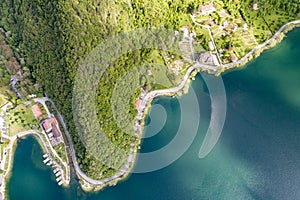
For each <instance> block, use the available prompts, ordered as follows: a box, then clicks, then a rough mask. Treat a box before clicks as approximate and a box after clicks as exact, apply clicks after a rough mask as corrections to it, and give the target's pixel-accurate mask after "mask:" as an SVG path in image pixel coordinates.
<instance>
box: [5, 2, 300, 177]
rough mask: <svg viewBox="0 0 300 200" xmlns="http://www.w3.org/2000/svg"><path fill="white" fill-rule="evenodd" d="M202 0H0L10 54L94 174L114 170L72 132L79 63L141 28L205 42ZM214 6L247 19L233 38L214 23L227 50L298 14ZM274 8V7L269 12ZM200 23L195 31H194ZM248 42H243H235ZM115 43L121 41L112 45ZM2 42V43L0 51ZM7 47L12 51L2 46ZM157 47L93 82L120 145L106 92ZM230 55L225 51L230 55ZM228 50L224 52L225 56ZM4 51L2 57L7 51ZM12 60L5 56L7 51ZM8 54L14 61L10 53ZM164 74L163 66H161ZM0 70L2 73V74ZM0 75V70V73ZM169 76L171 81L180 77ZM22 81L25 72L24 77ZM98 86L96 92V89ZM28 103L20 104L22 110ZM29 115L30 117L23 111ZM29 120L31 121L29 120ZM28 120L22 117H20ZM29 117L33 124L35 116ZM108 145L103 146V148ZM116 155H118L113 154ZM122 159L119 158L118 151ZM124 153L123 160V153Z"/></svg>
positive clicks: (285, 9) (293, 9)
mask: <svg viewBox="0 0 300 200" xmlns="http://www.w3.org/2000/svg"><path fill="white" fill-rule="evenodd" d="M207 2H209V1H204V0H195V1H188V0H166V1H163V0H132V1H114V0H94V1H81V0H79V1H70V0H66V1H65V0H41V1H40V0H28V1H21V0H13V1H12V0H3V1H2V2H1V3H0V10H1V13H0V19H1V20H0V27H2V28H3V30H4V32H5V33H6V35H7V38H8V39H7V40H8V42H9V44H10V45H11V47H13V49H14V52H17V53H18V56H16V57H17V58H16V60H17V61H19V62H20V63H21V61H23V62H24V63H23V64H24V65H23V67H21V69H22V73H23V75H24V74H25V75H26V73H27V75H26V76H25V75H24V76H25V77H29V79H30V80H32V81H33V82H34V83H35V84H36V85H35V86H39V87H35V89H38V91H39V92H40V93H43V92H45V93H46V94H47V95H48V96H49V97H50V98H52V99H53V100H54V101H55V103H56V105H57V107H58V109H59V110H60V111H61V113H62V114H63V116H64V118H65V120H66V122H67V125H68V129H69V131H70V133H71V134H72V139H73V142H74V144H75V148H76V153H77V155H76V156H77V158H78V159H77V160H78V162H79V165H80V168H81V169H82V170H83V171H84V172H86V173H87V175H89V176H91V177H93V178H97V179H99V178H104V177H108V176H111V175H113V174H115V173H116V170H115V169H112V168H111V167H109V166H106V165H105V164H104V163H101V162H99V161H98V160H96V159H95V158H94V157H93V156H92V155H91V154H90V153H89V152H88V151H87V150H86V149H85V147H84V145H83V144H82V142H81V139H80V137H79V136H78V134H77V132H76V128H75V124H74V121H73V116H72V88H73V85H74V77H75V76H76V73H77V68H78V66H79V64H81V63H82V62H83V61H84V58H85V56H86V55H87V54H88V53H89V52H90V51H91V50H92V49H93V48H94V47H96V46H97V45H98V44H100V43H101V42H103V41H104V39H106V38H109V37H110V36H112V35H114V34H116V33H119V32H121V31H126V30H132V29H136V28H141V27H150V26H155V27H165V28H169V29H175V30H179V29H180V28H181V27H182V26H189V27H194V29H196V32H197V33H198V34H197V36H196V37H197V41H198V42H200V44H202V46H203V47H204V48H206V49H208V45H207V42H208V41H209V35H208V33H207V32H205V31H203V30H202V29H201V28H198V27H196V26H193V25H192V22H191V20H190V14H192V13H194V12H195V11H196V10H197V9H199V7H200V5H202V4H203V3H207ZM215 2H216V4H217V6H218V7H222V8H224V9H225V10H226V11H227V14H228V20H229V21H230V22H232V23H234V24H237V25H238V27H240V26H242V25H243V23H244V22H246V23H247V24H248V26H249V30H248V31H242V30H238V31H237V32H236V33H235V35H240V34H242V35H243V36H244V38H243V39H241V38H239V39H231V38H230V37H227V36H222V33H218V30H217V29H215V30H213V33H214V34H215V35H216V43H217V46H218V47H219V48H223V49H228V48H229V45H233V46H234V48H235V49H234V50H233V51H234V53H235V54H237V55H238V56H242V55H243V54H244V53H245V52H246V51H247V50H248V49H249V48H251V47H252V46H254V45H256V44H257V43H261V42H262V41H265V40H266V39H267V38H269V37H270V36H271V35H272V34H273V33H274V32H275V31H276V30H277V29H278V28H279V27H280V26H282V25H283V24H284V23H286V22H287V21H291V20H293V19H296V18H297V14H298V13H299V12H300V11H299V7H300V5H299V0H281V1H277V0H264V1H259V3H258V4H259V5H258V6H259V9H258V10H253V9H252V7H253V4H254V3H255V2H254V1H253V0H243V1H236V0H224V1H222V2H221V1H218V0H215ZM274 11H275V12H274ZM220 15H222V13H221V14H220V13H218V12H217V13H214V14H212V15H211V17H212V19H213V20H215V21H216V23H217V24H222V20H223V18H222V17H221V16H220ZM197 29H198V30H197ZM245 44H249V47H247V48H246V49H244V48H241V47H243V46H244V45H245ZM115 48H122V47H121V46H116V47H115ZM5 49H7V48H4V49H3V48H2V52H3V51H6V50H5ZM8 53H11V52H8ZM163 54H164V52H162V51H155V52H154V51H153V50H148V49H144V50H140V51H132V52H128V53H127V54H126V55H123V56H122V57H120V58H119V59H118V60H116V61H115V62H114V63H113V65H112V67H110V68H109V70H108V71H107V72H105V74H104V76H103V77H104V78H103V79H101V80H100V82H99V85H98V88H99V89H98V93H97V95H96V97H95V98H96V99H97V114H98V118H99V122H100V123H101V125H102V129H103V130H104V132H105V133H106V134H107V136H108V137H109V138H110V139H111V140H112V141H113V142H114V143H115V144H117V145H118V146H120V147H121V148H123V149H125V150H127V151H128V149H129V143H130V141H131V136H129V135H128V134H124V133H123V131H122V130H121V129H120V128H119V127H118V126H117V125H116V124H115V122H114V120H113V113H112V109H111V107H110V99H111V95H112V94H113V89H114V87H112V86H114V85H115V83H117V82H118V80H119V79H120V78H121V77H123V76H124V75H125V73H126V72H128V71H130V70H131V69H132V68H133V67H134V66H137V65H142V64H143V63H146V62H156V63H157V62H159V63H162V64H167V63H166V60H165V58H164V56H163ZM229 55H230V54H229ZM229 55H228V56H229ZM6 57H7V56H6ZM7 59H8V61H10V58H7ZM11 61H13V60H11ZM162 73H164V72H162ZM0 75H1V74H0ZM142 75H143V76H142V77H144V78H141V83H143V84H142V85H143V86H145V87H147V88H148V89H151V88H152V89H155V88H160V87H161V86H160V85H149V84H148V83H149V81H150V80H149V79H150V77H147V75H145V72H143V73H142ZM0 78H1V77H0ZM175 79H176V78H174V77H173V78H172V77H171V79H170V80H171V81H172V84H175V83H176V82H178V80H175ZM27 80H28V79H27ZM21 84H22V85H20V87H21V88H23V87H27V85H30V86H29V87H28V89H25V91H27V92H28V93H30V92H32V91H33V84H27V82H24V81H22V82H21ZM100 91H101V92H100ZM130 92H131V94H132V96H131V98H130V105H131V107H130V108H129V109H128V113H125V114H126V115H130V116H131V117H132V118H133V117H134V116H135V115H136V111H135V109H134V107H133V104H134V101H135V99H136V97H138V96H139V95H140V93H139V92H140V90H139V89H138V88H134V91H130ZM26 109H27V108H23V111H22V110H20V112H25V113H26V112H27V110H26ZM29 119H30V118H29ZM12 120H13V121H15V123H16V124H19V123H22V119H20V118H19V117H18V116H17V115H16V116H13V118H12ZM30 122H31V121H30ZM24 123H25V124H27V123H28V122H27V121H24ZM33 124H34V123H33ZM107 148H109V147H107ZM116 159H117V158H116ZM123 159H124V158H123ZM121 160H122V159H121Z"/></svg>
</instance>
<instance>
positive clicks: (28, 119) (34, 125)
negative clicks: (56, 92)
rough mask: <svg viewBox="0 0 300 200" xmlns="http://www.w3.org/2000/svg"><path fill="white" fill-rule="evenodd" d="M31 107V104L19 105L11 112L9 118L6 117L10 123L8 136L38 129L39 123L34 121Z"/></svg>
mask: <svg viewBox="0 0 300 200" xmlns="http://www.w3.org/2000/svg"><path fill="white" fill-rule="evenodd" d="M31 106H32V105H31V104H29V105H24V104H21V105H19V106H17V107H15V108H14V109H12V110H11V112H10V116H9V117H8V119H9V122H10V123H9V124H10V136H13V135H16V134H17V133H19V132H21V131H26V130H28V129H38V128H39V122H38V121H36V120H35V118H34V115H33V113H32V111H31Z"/></svg>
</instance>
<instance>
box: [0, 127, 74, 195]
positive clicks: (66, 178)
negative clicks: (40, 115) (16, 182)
mask: <svg viewBox="0 0 300 200" xmlns="http://www.w3.org/2000/svg"><path fill="white" fill-rule="evenodd" d="M42 134H43V133H41V132H40V131H38V130H28V131H23V132H20V133H18V134H16V135H14V136H8V135H5V134H2V139H4V140H8V141H9V144H8V147H6V151H7V154H8V159H7V162H8V163H7V164H8V165H7V167H6V170H5V172H4V174H3V176H2V180H3V183H4V182H5V181H7V179H8V177H9V176H10V174H11V170H12V165H13V156H14V155H13V153H14V150H15V148H16V145H17V141H18V140H19V139H21V138H24V137H27V136H34V137H35V138H36V139H37V141H38V142H39V144H40V145H41V147H42V149H43V151H44V152H45V153H47V154H48V155H54V156H55V158H57V159H59V161H60V162H61V164H62V166H63V167H64V168H65V170H62V171H61V173H62V181H63V184H64V185H65V186H67V185H69V183H70V169H69V166H68V164H67V163H66V162H64V161H63V160H61V158H60V157H59V155H58V154H57V153H56V151H55V150H54V149H53V147H52V145H51V144H50V141H48V140H46V141H45V138H47V137H45V138H44V137H42ZM5 190H6V184H1V186H0V199H1V197H2V199H4V197H5V195H6V194H5Z"/></svg>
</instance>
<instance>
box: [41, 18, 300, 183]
mask: <svg viewBox="0 0 300 200" xmlns="http://www.w3.org/2000/svg"><path fill="white" fill-rule="evenodd" d="M192 19H193V18H192ZM298 23H300V20H297V21H293V22H290V23H287V24H286V25H284V26H283V27H281V28H280V30H279V31H278V32H277V33H276V34H275V35H274V36H273V37H272V38H271V39H269V40H268V41H266V42H264V43H262V44H260V45H258V46H257V47H255V48H254V49H253V50H251V51H250V52H249V53H248V54H247V55H246V56H245V57H243V58H242V59H240V60H239V61H237V62H236V63H230V64H227V65H223V66H224V67H225V69H226V67H227V68H228V67H230V66H232V65H234V64H237V63H238V62H240V63H242V62H244V61H245V59H247V58H248V57H249V56H250V55H251V54H253V53H254V52H255V51H256V50H257V49H259V48H262V47H264V46H266V45H267V44H269V43H270V42H271V41H272V40H274V39H276V38H277V37H278V35H279V34H280V33H281V32H282V31H283V30H284V29H285V28H286V26H288V25H290V24H298ZM202 26H203V25H202ZM203 27H204V28H207V27H206V26H203ZM211 37H212V35H211ZM212 41H213V40H212ZM214 45H215V44H214ZM218 68H219V67H218V66H213V65H206V64H200V63H196V64H195V65H194V66H192V67H190V68H189V69H188V71H187V72H186V74H185V76H184V78H183V81H182V82H181V83H180V85H178V86H177V87H174V88H170V89H164V90H155V91H152V92H150V93H148V94H147V95H146V96H145V97H144V98H143V101H142V104H141V106H140V109H139V110H138V116H137V119H136V123H135V127H134V132H135V133H134V135H135V136H136V137H140V135H139V133H138V130H139V127H140V124H139V122H140V120H141V119H142V118H143V114H144V111H145V108H146V105H147V103H148V102H150V101H152V99H153V98H154V97H156V96H161V95H165V94H169V93H176V92H178V91H180V90H182V89H183V87H184V86H185V84H186V82H187V80H188V78H189V76H190V74H191V72H192V71H194V70H195V69H204V70H212V71H214V72H216V71H217V70H218ZM35 101H36V102H39V103H42V104H43V105H44V106H45V107H47V106H46V104H45V102H46V101H49V102H50V103H51V104H52V105H53V107H54V109H55V110H56V111H57V113H58V117H59V119H60V121H61V123H62V125H63V128H64V132H65V134H66V136H67V138H68V140H69V141H68V142H69V145H70V150H71V157H72V160H73V163H74V167H75V170H76V172H77V174H78V175H79V176H80V177H81V178H83V179H84V180H86V181H87V182H89V183H92V184H94V185H102V184H105V183H107V182H109V181H112V180H114V179H117V178H119V177H121V176H122V175H124V174H125V173H126V171H127V170H128V169H129V167H130V164H131V163H132V162H133V161H134V160H135V154H134V140H135V138H133V141H132V143H131V145H130V146H131V149H130V154H129V157H128V159H127V163H126V164H125V165H124V167H123V169H122V170H120V172H119V173H117V174H115V175H114V176H111V177H109V178H105V179H101V180H95V179H92V178H90V177H88V176H87V175H86V174H85V173H84V172H83V171H81V169H80V167H79V165H78V162H77V158H76V153H75V149H74V145H73V143H72V140H71V137H70V134H69V132H68V130H67V126H66V124H65V122H64V119H63V116H62V115H61V114H60V112H59V111H58V110H57V108H56V107H55V104H54V102H53V101H52V100H51V99H49V98H46V97H44V98H39V99H35ZM47 112H48V111H47Z"/></svg>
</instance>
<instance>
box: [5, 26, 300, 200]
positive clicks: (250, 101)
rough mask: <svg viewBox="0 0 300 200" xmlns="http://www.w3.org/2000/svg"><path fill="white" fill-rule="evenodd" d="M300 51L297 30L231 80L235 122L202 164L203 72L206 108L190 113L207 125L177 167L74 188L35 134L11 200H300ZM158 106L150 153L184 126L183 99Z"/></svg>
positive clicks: (20, 153) (23, 146) (18, 158)
mask: <svg viewBox="0 0 300 200" xmlns="http://www.w3.org/2000/svg"><path fill="white" fill-rule="evenodd" d="M299 47H300V29H297V30H294V31H292V32H291V33H289V34H288V38H287V39H285V40H284V41H283V42H282V43H281V44H280V45H278V46H277V47H275V48H274V49H271V50H269V51H267V52H265V53H263V54H262V55H261V56H260V57H259V58H258V59H256V60H255V61H253V62H251V63H249V64H248V65H247V68H245V69H242V70H236V71H232V72H228V73H227V74H225V75H223V80H224V84H225V88H226V92H227V105H228V110H227V118H226V122H225V127H224V130H223V133H222V135H221V137H220V140H219V142H218V143H217V145H216V146H215V148H214V149H213V151H212V152H211V153H210V154H209V156H208V157H206V158H205V159H202V160H200V159H198V151H199V148H200V145H201V144H202V141H203V137H204V135H205V133H206V130H207V128H208V124H209V119H210V111H211V110H210V98H209V94H208V93H207V89H206V86H205V83H204V82H203V80H202V78H201V76H200V75H198V76H197V77H196V80H195V81H193V82H192V87H193V89H194V90H195V91H196V92H197V98H198V103H197V104H191V105H190V106H191V107H197V106H198V107H199V108H200V110H201V120H200V122H199V121H197V120H195V114H194V113H193V112H190V113H186V114H187V115H188V119H189V120H187V121H188V122H187V123H191V122H192V123H199V125H200V128H199V131H198V134H197V136H196V138H195V140H194V142H193V144H192V145H191V147H190V148H189V149H188V150H187V151H186V152H185V154H184V155H183V156H182V157H181V158H180V159H178V160H177V161H176V162H174V163H173V164H172V165H170V166H168V167H166V168H164V169H161V170H159V171H155V172H151V173H144V174H133V175H131V176H130V178H129V179H127V180H126V181H123V182H121V183H119V184H118V185H117V186H115V187H110V188H106V189H105V190H103V191H101V192H98V193H89V194H86V193H84V192H83V191H82V190H80V188H79V187H78V184H77V183H76V182H74V181H73V182H72V184H71V187H70V188H66V189H65V188H61V187H59V186H57V184H56V182H55V180H54V177H53V175H52V174H51V170H50V169H49V168H47V167H46V166H44V165H43V164H42V152H41V148H40V147H39V146H38V144H37V142H36V141H35V140H34V139H33V138H32V137H30V138H27V139H24V140H22V141H21V142H19V145H18V147H17V149H16V154H15V158H14V167H13V170H12V176H11V179H10V180H9V182H8V196H9V199H10V200H19V199H28V200H29V199H30V200H35V199H45V200H47V199H49V200H54V199H60V200H70V199H88V200H98V199H99V200H119V199H138V200H140V199H144V200H148V199H151V200H152V199H197V200H198V199H230V200H235V199H278V200H282V199H300V189H299V188H300V48H299ZM181 98H186V100H187V101H189V98H193V97H192V96H191V95H190V94H187V95H185V96H183V97H181ZM153 104H157V105H161V106H163V107H164V109H165V112H166V114H167V121H166V124H165V126H164V127H163V129H162V130H161V131H160V132H159V133H158V134H156V135H155V136H153V137H151V138H148V139H145V140H144V141H143V144H142V149H141V151H143V152H149V151H153V150H156V149H159V148H161V147H163V146H165V145H166V144H167V143H168V142H170V141H171V140H172V138H173V137H174V135H175V134H176V131H177V130H178V124H179V122H180V116H181V111H180V107H179V103H178V100H176V99H172V98H168V97H162V98H158V99H155V100H154V101H153ZM151 117H152V118H153V120H151V122H150V118H148V120H147V121H148V123H158V122H157V121H159V119H160V118H161V117H162V114H161V113H159V112H154V111H152V112H151ZM154 118H156V119H158V120H154ZM155 121H156V122H155ZM186 131H189V128H188V124H187V128H186ZM145 134H146V135H147V129H146V133H145ZM148 134H149V133H148ZM50 177H51V178H50Z"/></svg>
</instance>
